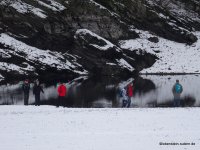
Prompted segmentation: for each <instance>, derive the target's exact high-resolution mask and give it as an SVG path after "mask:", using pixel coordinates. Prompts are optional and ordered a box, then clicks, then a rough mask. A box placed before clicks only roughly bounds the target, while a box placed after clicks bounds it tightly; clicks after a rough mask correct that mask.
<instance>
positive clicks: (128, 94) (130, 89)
mask: <svg viewBox="0 0 200 150" xmlns="http://www.w3.org/2000/svg"><path fill="white" fill-rule="evenodd" d="M127 96H128V104H127V107H128V108H129V107H130V105H131V97H132V96H133V84H131V83H130V84H128V86H127Z"/></svg>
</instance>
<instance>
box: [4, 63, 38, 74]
mask: <svg viewBox="0 0 200 150" xmlns="http://www.w3.org/2000/svg"><path fill="white" fill-rule="evenodd" d="M0 69H1V70H4V71H7V72H10V71H16V72H18V73H19V74H28V73H27V71H34V70H35V68H34V67H32V66H30V65H28V66H27V67H26V68H22V67H20V66H17V65H15V64H11V63H6V62H0Z"/></svg>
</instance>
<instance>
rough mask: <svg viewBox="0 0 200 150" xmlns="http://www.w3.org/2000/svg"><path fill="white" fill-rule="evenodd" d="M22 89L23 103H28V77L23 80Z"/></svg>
mask: <svg viewBox="0 0 200 150" xmlns="http://www.w3.org/2000/svg"><path fill="white" fill-rule="evenodd" d="M22 90H23V92H24V105H28V99H29V91H30V83H29V80H28V79H26V80H25V81H24V83H23V85H22Z"/></svg>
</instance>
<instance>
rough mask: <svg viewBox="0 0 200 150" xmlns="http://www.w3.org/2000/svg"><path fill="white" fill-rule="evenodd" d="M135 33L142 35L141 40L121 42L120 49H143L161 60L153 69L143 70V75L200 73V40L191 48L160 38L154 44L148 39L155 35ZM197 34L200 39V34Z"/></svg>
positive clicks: (143, 32)
mask: <svg viewBox="0 0 200 150" xmlns="http://www.w3.org/2000/svg"><path fill="white" fill-rule="evenodd" d="M135 31H136V32H138V33H139V34H140V38H137V39H134V40H125V41H120V42H119V44H120V47H121V48H123V49H129V50H131V51H139V50H138V49H142V50H144V51H146V52H147V53H151V54H154V55H156V56H157V57H158V58H159V60H157V61H156V62H155V63H154V65H153V66H152V67H150V68H147V69H144V70H142V71H141V73H200V66H199V64H200V59H199V58H200V52H199V49H200V40H198V41H197V42H196V43H195V44H193V45H191V46H189V45H186V44H183V43H177V42H173V41H170V40H166V39H164V38H161V37H158V39H159V42H158V43H153V42H150V41H149V40H148V38H149V37H155V35H152V34H150V33H149V32H146V31H141V30H135ZM195 34H196V36H197V37H198V39H200V32H196V33H195Z"/></svg>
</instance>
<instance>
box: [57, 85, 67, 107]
mask: <svg viewBox="0 0 200 150" xmlns="http://www.w3.org/2000/svg"><path fill="white" fill-rule="evenodd" d="M66 94H67V88H66V86H65V85H64V84H63V83H61V84H60V85H59V86H58V101H57V105H56V106H57V107H59V106H60V105H61V104H62V105H63V106H64V107H65V96H66Z"/></svg>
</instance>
